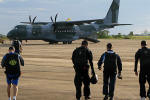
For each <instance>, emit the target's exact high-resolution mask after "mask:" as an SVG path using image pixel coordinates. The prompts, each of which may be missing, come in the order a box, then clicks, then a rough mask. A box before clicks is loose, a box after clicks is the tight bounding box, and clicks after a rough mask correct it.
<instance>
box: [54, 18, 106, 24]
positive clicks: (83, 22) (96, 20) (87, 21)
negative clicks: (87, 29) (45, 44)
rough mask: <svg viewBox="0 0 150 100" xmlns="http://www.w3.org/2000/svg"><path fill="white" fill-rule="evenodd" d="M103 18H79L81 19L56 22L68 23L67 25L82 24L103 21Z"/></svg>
mask: <svg viewBox="0 0 150 100" xmlns="http://www.w3.org/2000/svg"><path fill="white" fill-rule="evenodd" d="M103 21H104V20H103V19H94V20H81V21H62V22H56V24H68V25H83V24H90V23H92V22H103Z"/></svg>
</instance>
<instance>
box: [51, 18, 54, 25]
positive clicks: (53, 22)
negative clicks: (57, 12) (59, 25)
mask: <svg viewBox="0 0 150 100" xmlns="http://www.w3.org/2000/svg"><path fill="white" fill-rule="evenodd" d="M51 21H52V23H53V24H54V21H53V17H52V16H51Z"/></svg>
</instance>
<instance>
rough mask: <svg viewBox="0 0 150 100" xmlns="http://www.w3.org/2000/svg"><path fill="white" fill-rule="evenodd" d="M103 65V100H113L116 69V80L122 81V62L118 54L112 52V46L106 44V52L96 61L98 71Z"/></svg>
mask: <svg viewBox="0 0 150 100" xmlns="http://www.w3.org/2000/svg"><path fill="white" fill-rule="evenodd" d="M103 63H104V71H103V94H104V95H105V96H104V100H108V98H109V100H113V97H114V90H115V83H116V74H117V67H118V78H119V79H122V76H121V71H122V62H121V59H120V57H119V55H118V54H116V53H115V52H114V51H113V50H112V44H111V43H108V44H107V51H106V52H105V53H103V54H102V55H101V57H100V59H99V61H98V69H99V70H101V69H102V68H101V65H102V64H103Z"/></svg>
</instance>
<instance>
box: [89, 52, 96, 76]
mask: <svg viewBox="0 0 150 100" xmlns="http://www.w3.org/2000/svg"><path fill="white" fill-rule="evenodd" d="M88 56H89V57H88V58H89V63H90V66H91V71H92V74H93V75H94V74H95V71H94V66H93V54H92V52H91V51H90V50H89V51H88Z"/></svg>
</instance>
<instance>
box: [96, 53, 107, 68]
mask: <svg viewBox="0 0 150 100" xmlns="http://www.w3.org/2000/svg"><path fill="white" fill-rule="evenodd" d="M104 60H105V53H104V54H102V55H101V57H100V59H99V61H98V63H97V65H98V69H99V70H100V69H101V65H102V64H103V63H104Z"/></svg>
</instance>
